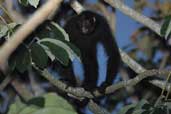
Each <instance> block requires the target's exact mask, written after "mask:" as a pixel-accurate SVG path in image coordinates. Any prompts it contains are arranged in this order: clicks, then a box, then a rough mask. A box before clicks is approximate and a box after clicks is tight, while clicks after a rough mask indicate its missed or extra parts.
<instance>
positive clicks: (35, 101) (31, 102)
mask: <svg viewBox="0 0 171 114" xmlns="http://www.w3.org/2000/svg"><path fill="white" fill-rule="evenodd" d="M27 104H28V105H35V106H37V107H44V106H45V98H43V97H34V98H32V99H31V100H29V101H28V102H27Z"/></svg>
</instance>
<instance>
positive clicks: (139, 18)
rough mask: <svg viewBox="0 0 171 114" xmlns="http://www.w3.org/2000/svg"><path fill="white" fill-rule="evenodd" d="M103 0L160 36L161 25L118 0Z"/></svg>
mask: <svg viewBox="0 0 171 114" xmlns="http://www.w3.org/2000/svg"><path fill="white" fill-rule="evenodd" d="M104 1H105V2H106V3H108V4H110V5H111V6H112V7H114V8H117V9H119V10H120V11H121V12H123V13H124V14H125V15H128V16H130V17H131V18H133V19H134V20H136V21H138V22H140V23H142V24H143V25H145V26H146V27H148V28H150V29H151V30H153V31H154V32H155V33H157V34H158V35H159V36H161V34H160V29H161V26H160V25H159V24H157V23H156V22H155V21H153V20H151V19H150V18H148V17H146V16H144V15H142V14H140V13H138V12H136V11H135V10H133V9H131V8H129V7H127V6H126V5H124V4H123V3H122V2H121V1H120V0H104Z"/></svg>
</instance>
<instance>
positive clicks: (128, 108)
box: [118, 104, 136, 114]
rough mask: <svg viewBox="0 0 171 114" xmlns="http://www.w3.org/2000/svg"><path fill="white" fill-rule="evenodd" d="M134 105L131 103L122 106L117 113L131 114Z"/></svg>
mask: <svg viewBox="0 0 171 114" xmlns="http://www.w3.org/2000/svg"><path fill="white" fill-rule="evenodd" d="M135 107H136V104H131V105H128V106H125V107H124V108H122V109H121V110H120V111H119V113H118V114H131V113H132V112H133V110H134V108H135ZM128 112H129V113H128Z"/></svg>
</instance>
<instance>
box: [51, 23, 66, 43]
mask: <svg viewBox="0 0 171 114" xmlns="http://www.w3.org/2000/svg"><path fill="white" fill-rule="evenodd" d="M49 27H50V28H51V31H52V32H54V33H55V35H56V38H57V39H59V40H60V39H61V40H66V41H69V36H68V34H67V33H66V32H65V31H64V29H63V28H61V27H60V26H59V25H58V24H57V23H55V22H51V23H50V24H49Z"/></svg>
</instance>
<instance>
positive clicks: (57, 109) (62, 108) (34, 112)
mask: <svg viewBox="0 0 171 114" xmlns="http://www.w3.org/2000/svg"><path fill="white" fill-rule="evenodd" d="M7 114H77V113H76V112H75V110H74V109H73V107H72V106H71V105H70V104H69V103H68V102H67V101H66V100H65V99H64V98H62V97H60V96H58V95H57V94H55V93H47V94H45V95H43V96H39V97H35V98H33V99H31V100H29V101H28V102H27V103H24V102H22V101H21V100H20V99H17V100H16V101H15V102H14V103H13V104H11V106H10V108H9V111H8V113H7Z"/></svg>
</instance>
